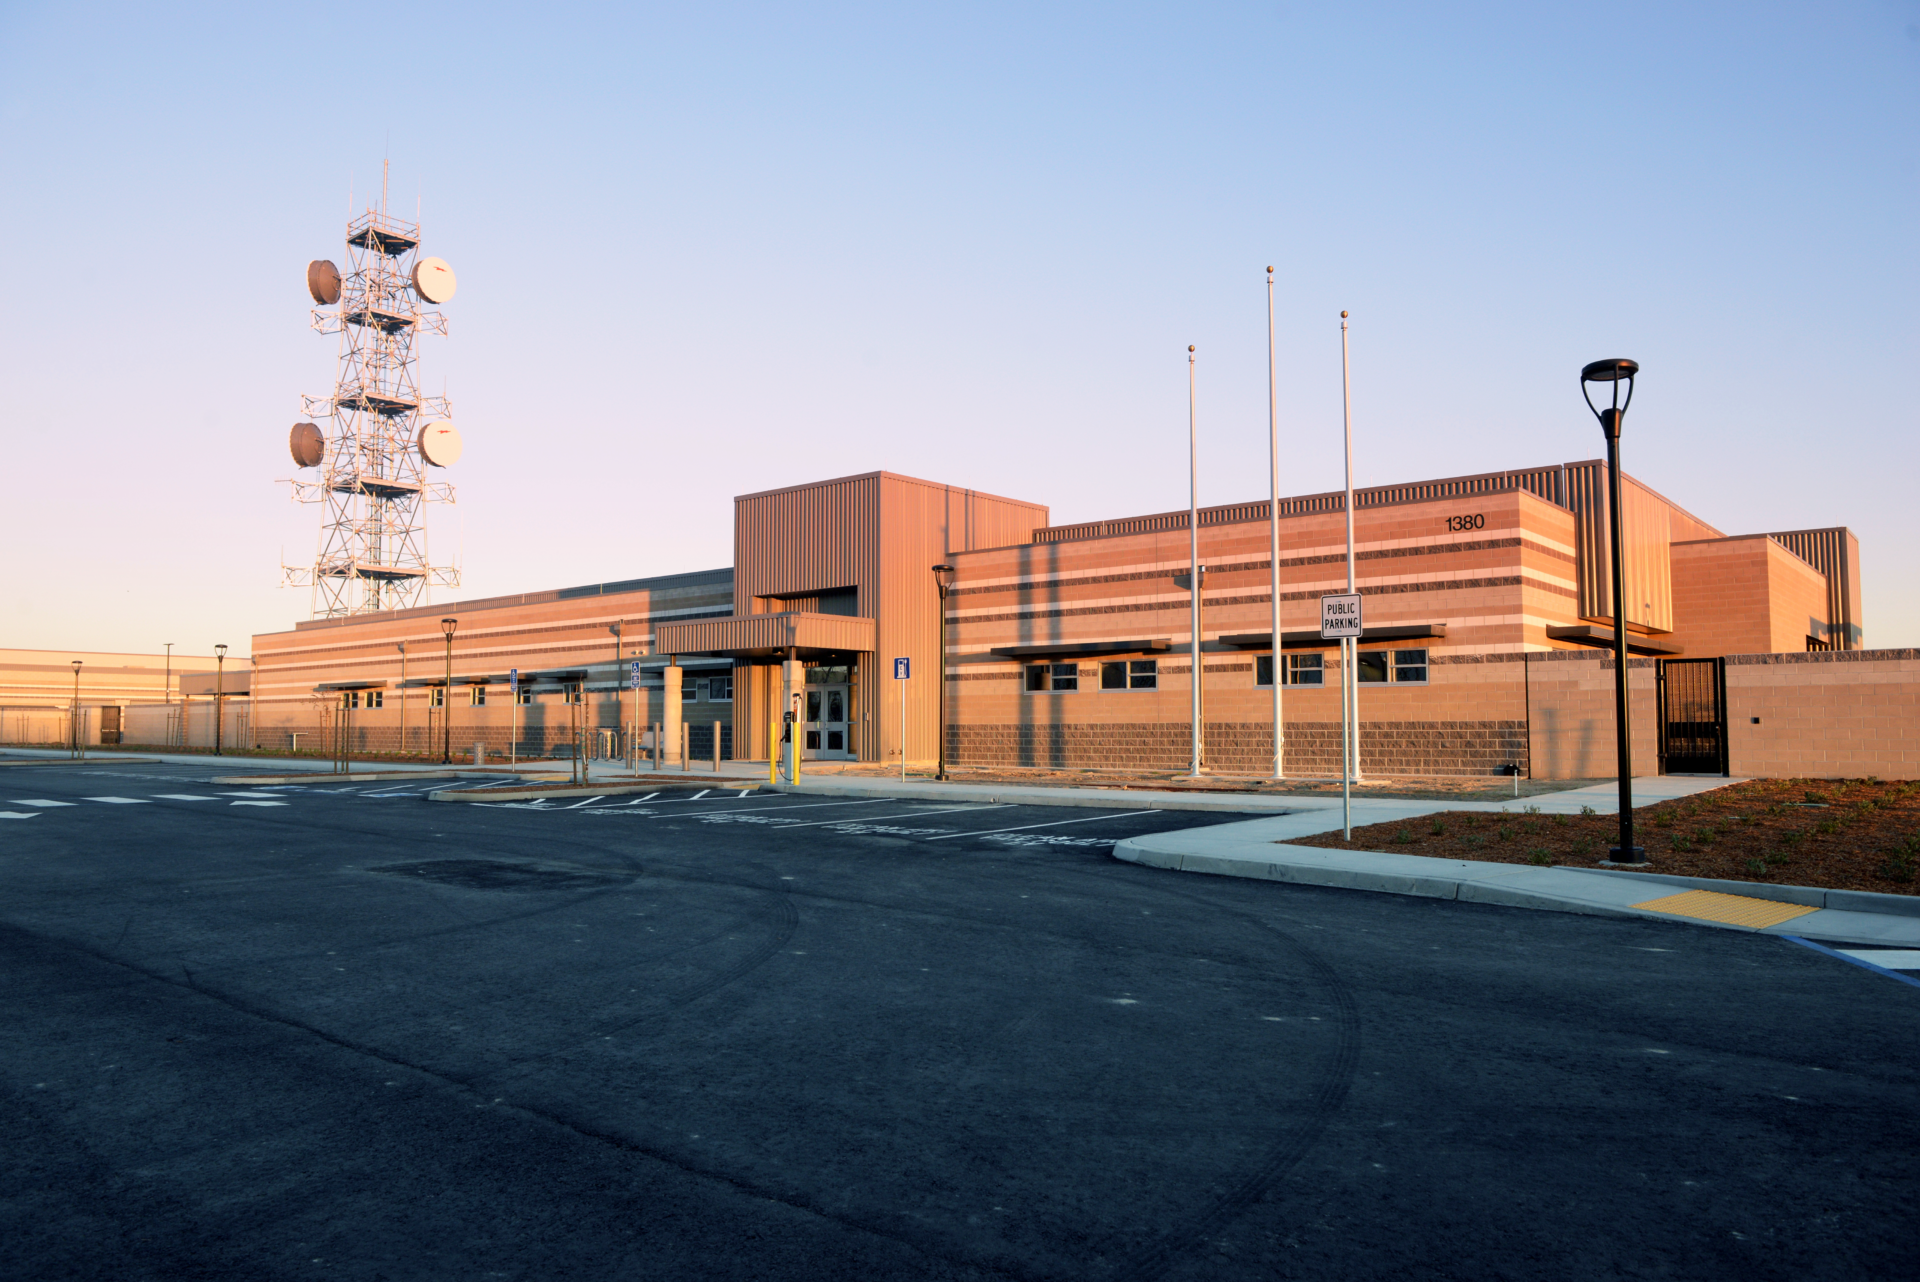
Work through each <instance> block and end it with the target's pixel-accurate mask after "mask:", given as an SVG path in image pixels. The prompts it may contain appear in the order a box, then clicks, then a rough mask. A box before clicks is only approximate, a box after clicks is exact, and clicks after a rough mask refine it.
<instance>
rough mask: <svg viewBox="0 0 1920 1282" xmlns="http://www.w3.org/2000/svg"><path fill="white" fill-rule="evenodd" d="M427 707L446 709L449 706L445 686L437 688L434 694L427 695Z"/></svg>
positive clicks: (433, 691) (434, 689)
mask: <svg viewBox="0 0 1920 1282" xmlns="http://www.w3.org/2000/svg"><path fill="white" fill-rule="evenodd" d="M427 706H428V707H429V708H444V707H446V706H447V688H446V687H445V686H435V687H434V688H433V690H432V692H431V693H429V694H428V695H427Z"/></svg>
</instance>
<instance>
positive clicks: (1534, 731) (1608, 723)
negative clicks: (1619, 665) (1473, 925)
mask: <svg viewBox="0 0 1920 1282" xmlns="http://www.w3.org/2000/svg"><path fill="white" fill-rule="evenodd" d="M1526 670H1527V679H1526V691H1527V707H1528V712H1529V716H1528V725H1529V731H1530V740H1531V747H1530V750H1529V757H1530V759H1531V761H1532V763H1533V777H1534V778H1536V779H1613V778H1616V777H1617V776H1618V773H1619V771H1618V769H1617V762H1618V749H1617V747H1616V745H1617V743H1618V739H1617V737H1616V735H1615V731H1614V715H1613V707H1614V703H1613V656H1612V655H1611V654H1609V653H1608V652H1606V651H1604V650H1554V651H1548V652H1544V653H1538V652H1536V653H1533V654H1529V655H1528V656H1527V664H1526ZM1654 678H1655V672H1654V667H1653V660H1652V659H1630V660H1628V671H1627V694H1628V704H1627V717H1628V723H1629V726H1630V728H1631V730H1632V744H1631V749H1632V759H1633V773H1634V774H1635V775H1651V774H1657V773H1658V772H1659V769H1660V730H1659V725H1658V722H1657V719H1656V718H1657V715H1658V709H1657V708H1656V707H1655V702H1656V698H1657V692H1656V690H1655V681H1654Z"/></svg>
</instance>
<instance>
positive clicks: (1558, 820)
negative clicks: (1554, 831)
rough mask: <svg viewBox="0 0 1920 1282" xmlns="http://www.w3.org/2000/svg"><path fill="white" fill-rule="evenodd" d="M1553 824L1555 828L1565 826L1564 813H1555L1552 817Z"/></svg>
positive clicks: (1565, 818)
mask: <svg viewBox="0 0 1920 1282" xmlns="http://www.w3.org/2000/svg"><path fill="white" fill-rule="evenodd" d="M1553 826H1554V827H1556V828H1564V827H1566V826H1567V817H1566V816H1565V815H1555V816H1554V817H1553Z"/></svg>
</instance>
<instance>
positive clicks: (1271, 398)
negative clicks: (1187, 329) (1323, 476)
mask: <svg viewBox="0 0 1920 1282" xmlns="http://www.w3.org/2000/svg"><path fill="white" fill-rule="evenodd" d="M1267 454H1268V458H1269V460H1270V461H1271V463H1272V465H1273V497H1272V500H1271V501H1270V502H1269V503H1268V505H1267V544H1268V547H1267V556H1268V562H1267V563H1268V565H1269V566H1270V567H1271V568H1272V571H1273V575H1272V577H1273V587H1272V589H1271V591H1272V597H1271V598H1270V599H1271V600H1272V602H1273V608H1272V611H1271V614H1272V620H1273V622H1272V626H1273V777H1274V778H1275V779H1281V778H1283V777H1284V774H1283V772H1282V767H1283V766H1284V765H1285V764H1286V741H1287V736H1286V729H1285V726H1284V724H1283V723H1282V722H1281V720H1280V686H1281V683H1282V682H1283V681H1284V680H1285V679H1286V674H1285V673H1284V672H1283V671H1282V670H1281V667H1280V664H1281V662H1282V660H1281V654H1280V389H1279V384H1278V383H1277V382H1276V380H1275V375H1274V361H1273V268H1271V267H1269V268H1267Z"/></svg>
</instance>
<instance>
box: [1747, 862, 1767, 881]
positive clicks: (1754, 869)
mask: <svg viewBox="0 0 1920 1282" xmlns="http://www.w3.org/2000/svg"><path fill="white" fill-rule="evenodd" d="M1747 871H1748V872H1750V873H1753V874H1754V875H1755V876H1758V877H1764V876H1766V875H1767V861H1766V860H1764V859H1749V860H1747Z"/></svg>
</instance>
